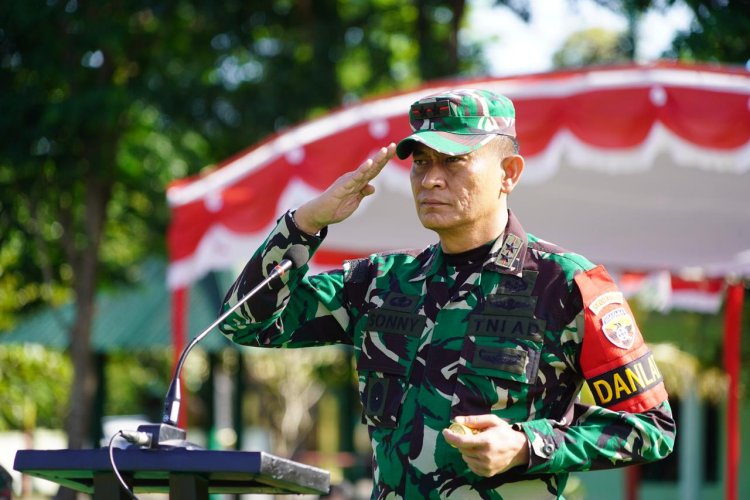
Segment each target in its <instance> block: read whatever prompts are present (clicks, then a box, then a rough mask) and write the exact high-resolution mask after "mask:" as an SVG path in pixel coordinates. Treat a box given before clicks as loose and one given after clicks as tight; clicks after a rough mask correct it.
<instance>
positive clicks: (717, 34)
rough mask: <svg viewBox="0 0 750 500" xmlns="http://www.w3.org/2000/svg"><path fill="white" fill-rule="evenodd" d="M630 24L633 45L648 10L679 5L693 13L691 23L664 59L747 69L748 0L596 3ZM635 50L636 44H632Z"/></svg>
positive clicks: (607, 0) (611, 0) (603, 0)
mask: <svg viewBox="0 0 750 500" xmlns="http://www.w3.org/2000/svg"><path fill="white" fill-rule="evenodd" d="M595 1H596V3H598V4H600V5H602V6H604V7H607V8H608V9H610V10H612V11H613V12H618V13H620V14H623V15H624V16H626V17H627V18H629V19H630V20H631V23H630V26H631V29H630V32H631V33H632V36H633V40H634V41H635V39H636V37H635V34H636V33H637V23H638V20H639V19H640V17H641V16H642V15H643V14H644V13H645V12H647V11H649V10H651V9H656V10H660V11H664V10H666V9H668V8H669V7H672V6H674V5H675V4H678V3H681V4H684V5H686V6H687V7H688V8H690V10H692V11H693V15H694V19H693V23H692V25H691V26H690V28H689V29H688V30H687V31H684V32H681V33H678V34H677V36H676V37H675V39H674V40H673V42H672V49H671V50H669V51H668V52H667V53H666V54H664V55H665V56H666V57H670V58H675V59H679V60H683V61H697V62H720V63H728V64H739V65H743V66H744V65H746V64H747V63H748V61H749V60H750V39H749V38H748V36H747V34H748V33H750V2H748V0H595ZM633 45H634V46H635V43H634V44H633Z"/></svg>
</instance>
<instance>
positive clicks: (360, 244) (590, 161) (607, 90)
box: [167, 63, 750, 498]
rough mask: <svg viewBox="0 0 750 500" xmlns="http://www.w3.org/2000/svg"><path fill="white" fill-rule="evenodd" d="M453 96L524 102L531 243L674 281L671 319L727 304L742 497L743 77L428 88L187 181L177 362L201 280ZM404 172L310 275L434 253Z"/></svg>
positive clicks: (172, 249)
mask: <svg viewBox="0 0 750 500" xmlns="http://www.w3.org/2000/svg"><path fill="white" fill-rule="evenodd" d="M456 87H480V88H488V89H491V90H494V91H497V92H500V93H502V94H505V95H507V96H508V97H510V98H511V99H512V100H513V101H514V103H515V105H516V110H517V120H518V121H517V131H518V138H519V142H520V144H521V154H522V155H523V156H524V157H525V158H526V165H527V166H526V169H525V171H524V174H523V177H522V181H521V184H520V185H519V188H518V189H516V190H515V191H514V192H513V194H512V196H511V198H510V205H511V207H512V209H513V210H514V212H515V213H516V214H517V215H518V216H519V218H520V220H521V221H522V222H523V224H524V226H525V227H526V228H527V229H528V230H529V231H531V232H532V233H534V234H537V235H539V236H542V237H544V238H545V239H549V240H551V241H554V242H556V243H558V244H561V245H562V246H567V247H570V248H574V249H575V250H576V251H579V252H580V253H582V254H584V255H586V256H587V257H589V258H590V259H592V260H594V261H596V262H600V263H603V264H605V265H606V266H607V267H608V268H609V269H610V270H612V271H615V272H616V273H618V274H619V275H620V276H621V278H622V280H623V285H624V286H623V287H624V288H627V289H631V288H632V285H633V283H637V282H639V280H640V278H642V277H644V276H651V275H655V274H658V273H660V274H661V275H665V273H666V276H667V277H668V279H667V286H666V289H665V290H666V292H665V293H666V301H667V303H668V304H671V305H673V306H680V305H682V306H683V307H701V308H703V310H707V309H706V307H708V310H712V309H713V310H718V306H719V305H720V304H721V297H724V301H725V311H726V312H725V315H726V322H725V325H726V327H725V337H724V349H725V368H726V371H727V372H728V374H729V378H730V387H729V403H728V415H727V430H728V442H727V464H728V467H729V469H728V476H727V494H728V497H730V498H731V497H732V491H734V492H735V494H736V484H737V467H738V463H739V424H738V406H737V405H738V386H737V380H738V375H739V369H740V363H739V341H740V328H739V324H740V321H739V318H740V314H741V306H742V302H743V292H744V286H743V279H744V278H746V277H748V276H750V202H748V193H750V73H748V72H747V71H746V70H744V69H740V68H730V67H724V66H692V65H682V64H675V63H657V64H652V65H647V66H638V65H628V66H617V67H601V68H586V69H583V70H577V71H562V72H553V73H545V74H536V75H523V76H514V77H504V78H475V79H471V80H452V81H440V82H431V83H428V84H426V85H424V86H423V87H421V88H418V89H414V90H409V91H405V92H399V93H394V94H391V95H386V96H380V97H376V98H372V99H367V100H364V101H362V102H359V103H356V104H352V105H347V106H344V107H341V108H339V109H337V110H334V111H332V112H330V113H328V114H327V115H325V116H323V117H320V118H318V119H315V120H311V121H309V122H305V123H302V124H300V125H298V126H296V127H294V128H291V129H288V130H285V131H282V132H279V133H277V134H275V135H272V136H270V137H268V138H267V139H266V140H264V141H263V142H262V143H260V144H257V145H254V146H252V147H250V148H249V149H247V150H245V151H242V152H240V153H239V154H237V155H236V156H234V157H232V158H229V159H228V160H226V161H225V162H223V163H222V164H221V165H219V166H218V168H216V169H215V170H213V171H211V172H209V173H207V174H205V175H201V176H198V177H193V178H188V179H184V180H181V181H178V182H176V183H174V184H173V185H172V186H171V187H170V188H169V190H168V193H167V196H168V201H169V204H170V207H171V210H172V216H173V217H172V223H171V225H170V228H169V234H168V244H169V258H170V265H169V271H168V283H169V287H170V288H171V290H172V296H173V302H172V304H173V308H174V317H175V318H176V321H175V322H174V324H173V331H174V343H175V348H176V349H177V350H178V351H179V350H180V349H181V346H183V345H184V343H185V332H184V328H183V327H182V323H181V321H180V320H179V318H181V317H182V316H183V314H184V310H185V303H186V300H187V299H186V298H187V293H188V289H189V286H190V284H191V283H192V282H194V281H195V280H196V279H198V278H200V277H201V276H203V275H204V274H205V273H207V272H209V271H212V270H217V269H227V268H229V267H231V266H236V265H237V264H239V263H242V262H244V261H245V260H246V259H247V257H248V256H249V254H250V252H252V251H253V249H254V248H256V247H257V246H258V245H259V244H260V243H261V242H262V241H263V239H264V238H265V236H266V235H267V233H268V231H269V229H270V228H271V227H272V225H273V224H274V222H275V220H276V219H277V218H278V217H279V216H280V215H281V214H282V213H283V212H284V211H286V210H287V209H288V208H292V207H294V206H296V205H299V204H300V203H302V202H303V201H305V200H307V199H308V198H310V197H312V196H314V195H315V194H316V193H319V192H320V191H321V190H323V189H324V188H325V187H326V186H327V185H328V184H329V183H330V182H332V181H333V180H334V179H335V178H336V177H338V176H339V175H341V174H342V173H344V172H346V171H348V170H350V169H352V168H354V167H355V166H356V165H358V164H359V163H361V161H362V160H364V159H365V158H367V157H368V156H370V155H371V153H373V152H374V151H375V150H376V149H377V148H379V147H380V146H382V145H385V144H387V143H389V142H392V141H393V142H396V141H398V140H399V139H401V138H402V137H404V136H405V135H407V134H408V132H409V129H408V119H407V117H406V113H407V111H408V109H409V105H410V104H411V103H412V102H414V101H415V100H417V98H418V97H421V96H424V95H427V94H429V93H432V92H437V91H439V90H441V89H445V88H456ZM409 167H410V165H409V164H408V163H406V162H402V161H398V160H394V161H392V162H391V164H389V165H388V166H387V167H386V168H385V169H384V171H383V173H382V174H381V175H380V176H379V177H378V178H377V179H376V181H375V185H376V189H377V193H376V195H375V196H372V197H370V198H367V199H366V200H365V202H364V205H363V206H362V207H361V208H360V210H359V211H358V212H357V213H356V214H355V216H353V217H352V218H350V219H349V220H347V221H345V222H344V223H342V224H340V225H337V226H336V227H335V228H334V229H332V230H331V231H330V232H329V236H328V237H327V239H326V241H325V242H324V245H323V246H322V247H321V249H320V250H319V251H318V252H317V253H316V254H315V256H314V258H313V261H312V267H313V268H317V269H324V268H327V267H332V266H336V265H338V264H339V263H340V262H341V261H342V260H343V259H344V258H350V257H356V256H362V255H366V254H369V253H371V252H374V251H379V250H384V249H391V248H405V247H422V246H425V245H427V244H429V243H432V242H433V241H434V236H433V235H432V234H431V233H430V232H428V231H426V230H424V229H423V228H422V227H421V226H420V225H419V223H418V221H417V219H416V217H415V216H411V215H409V214H413V213H414V209H413V205H412V201H411V192H410V188H409V181H408V171H409ZM641 281H642V280H641ZM625 285H627V286H625ZM636 288H637V286H636ZM691 304H692V305H691ZM707 304H709V305H708V306H707ZM711 304H713V305H711Z"/></svg>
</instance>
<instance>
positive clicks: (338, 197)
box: [294, 143, 396, 234]
mask: <svg viewBox="0 0 750 500" xmlns="http://www.w3.org/2000/svg"><path fill="white" fill-rule="evenodd" d="M395 153H396V145H395V144H394V143H390V144H389V145H388V146H387V147H384V148H380V151H378V153H377V154H376V155H375V156H374V157H373V158H368V159H367V160H366V161H365V162H364V163H362V164H361V165H360V166H359V167H358V168H357V169H356V170H354V171H352V172H347V173H345V174H344V175H342V176H341V177H339V178H338V179H336V180H335V181H334V182H333V184H331V185H330V186H328V189H326V190H325V191H323V192H322V193H321V194H320V196H318V197H317V198H313V199H312V200H310V201H308V202H307V203H305V204H304V205H302V206H301V207H299V208H298V209H297V211H296V212H295V213H294V220H295V222H296V223H297V227H299V228H300V229H301V230H302V231H304V232H306V233H309V234H316V233H317V232H318V231H320V230H321V229H323V228H324V227H326V226H328V225H330V224H335V223H337V222H341V221H343V220H345V219H346V218H348V217H349V216H350V215H351V214H353V213H354V212H355V211H356V210H357V208H359V204H360V203H361V202H362V200H363V199H364V198H365V196H370V195H371V194H372V193H374V192H375V186H373V185H372V184H370V181H371V180H373V179H374V178H375V177H376V176H377V175H378V174H379V173H380V171H381V170H383V167H384V166H385V164H386V163H388V160H390V159H391V158H393V155H394V154H395Z"/></svg>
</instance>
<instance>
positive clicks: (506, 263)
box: [496, 234, 523, 269]
mask: <svg viewBox="0 0 750 500" xmlns="http://www.w3.org/2000/svg"><path fill="white" fill-rule="evenodd" d="M521 246H523V242H522V241H521V238H519V237H518V236H516V235H515V234H509V235H507V236H506V237H505V241H504V242H503V246H502V248H501V249H500V255H498V256H497V261H496V262H497V265H498V266H500V267H504V268H506V269H510V268H512V267H513V263H514V262H515V261H516V257H518V252H520V251H521Z"/></svg>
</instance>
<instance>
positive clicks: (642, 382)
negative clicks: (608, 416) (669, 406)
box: [588, 351, 662, 407]
mask: <svg viewBox="0 0 750 500" xmlns="http://www.w3.org/2000/svg"><path fill="white" fill-rule="evenodd" d="M661 381H662V376H661V372H660V371H659V367H657V366H656V360H655V359H654V355H653V354H651V352H650V351H649V352H647V353H646V354H644V355H643V356H641V357H640V358H638V359H635V360H633V361H631V362H630V363H627V364H625V365H623V366H619V367H617V368H615V369H614V370H610V371H608V372H605V373H602V374H601V375H597V376H596V377H592V378H590V379H589V380H588V384H589V387H590V388H591V392H592V394H593V395H594V401H596V404H597V405H599V406H604V407H611V406H614V405H616V404H618V403H621V402H623V401H626V400H628V399H630V398H633V397H635V396H637V395H639V394H643V393H645V392H648V391H649V390H650V389H652V388H654V387H656V386H657V385H659V383H660V382H661Z"/></svg>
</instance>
